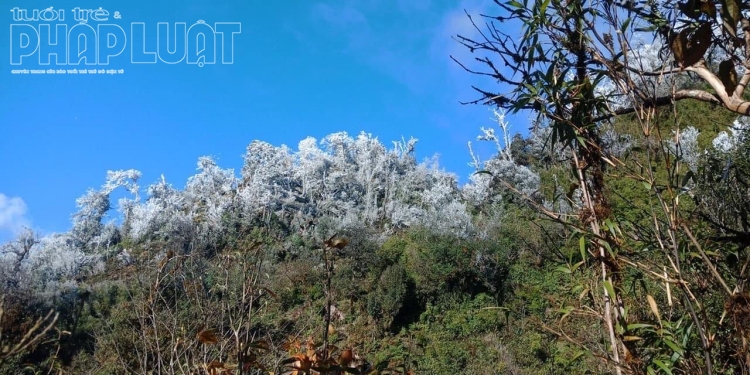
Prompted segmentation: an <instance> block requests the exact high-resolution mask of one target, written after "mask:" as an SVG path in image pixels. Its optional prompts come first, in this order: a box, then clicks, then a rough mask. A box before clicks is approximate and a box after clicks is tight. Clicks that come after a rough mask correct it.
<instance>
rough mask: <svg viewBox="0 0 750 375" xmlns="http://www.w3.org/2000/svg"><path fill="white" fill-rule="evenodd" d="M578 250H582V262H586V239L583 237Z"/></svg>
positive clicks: (579, 241)
mask: <svg viewBox="0 0 750 375" xmlns="http://www.w3.org/2000/svg"><path fill="white" fill-rule="evenodd" d="M578 248H579V249H580V250H581V261H585V260H586V237H584V236H581V239H580V240H578Z"/></svg>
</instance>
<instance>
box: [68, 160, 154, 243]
mask: <svg viewBox="0 0 750 375" xmlns="http://www.w3.org/2000/svg"><path fill="white" fill-rule="evenodd" d="M140 177H141V172H139V171H137V170H134V169H130V170H119V171H108V172H107V179H106V182H105V183H104V185H103V186H102V187H101V188H100V189H99V190H93V189H89V191H88V192H86V194H85V195H83V196H82V197H80V198H78V200H77V201H76V204H77V205H78V208H79V210H78V212H76V213H75V214H74V215H73V229H72V230H71V234H72V237H73V239H74V241H75V245H76V246H77V247H79V248H81V249H86V250H92V246H95V245H96V244H102V243H109V242H111V241H110V239H108V238H102V237H99V236H100V235H102V229H103V228H104V224H103V223H102V219H103V218H104V216H105V215H106V214H107V212H108V211H109V210H110V208H111V204H110V201H109V197H110V194H111V193H112V192H113V191H114V190H115V189H117V188H119V187H124V188H126V189H127V190H128V191H129V192H130V193H132V194H133V195H134V196H135V200H137V199H138V185H137V181H138V179H139V178H140ZM104 234H105V235H110V236H114V235H115V233H114V232H112V231H111V230H110V231H108V232H106V233H104Z"/></svg>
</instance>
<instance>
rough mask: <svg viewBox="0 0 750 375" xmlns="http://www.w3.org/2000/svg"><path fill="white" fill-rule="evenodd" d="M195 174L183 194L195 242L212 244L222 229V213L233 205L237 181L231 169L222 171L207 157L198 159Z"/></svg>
mask: <svg viewBox="0 0 750 375" xmlns="http://www.w3.org/2000/svg"><path fill="white" fill-rule="evenodd" d="M198 170H199V171H200V172H199V173H198V174H196V175H194V176H192V177H190V178H189V179H188V182H187V186H186V187H185V191H184V193H183V196H184V198H185V199H184V204H185V205H186V207H187V208H188V209H189V210H190V211H189V212H188V215H189V216H191V217H192V218H193V223H194V225H195V227H196V234H197V236H198V238H197V239H198V240H199V241H200V242H202V244H203V245H205V244H208V243H215V241H216V240H217V238H218V236H219V234H220V232H221V230H222V224H223V223H222V217H223V215H224V212H225V211H226V210H227V209H229V208H230V207H231V205H232V201H233V199H234V197H235V193H236V189H237V184H238V179H237V178H236V177H235V175H234V170H232V169H221V168H219V166H218V165H217V164H216V162H215V161H214V160H213V159H212V158H210V157H201V158H200V159H199V160H198Z"/></svg>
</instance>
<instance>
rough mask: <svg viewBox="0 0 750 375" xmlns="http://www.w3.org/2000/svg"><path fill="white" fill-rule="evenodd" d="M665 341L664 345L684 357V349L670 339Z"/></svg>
mask: <svg viewBox="0 0 750 375" xmlns="http://www.w3.org/2000/svg"><path fill="white" fill-rule="evenodd" d="M663 340H664V343H665V344H667V346H668V347H669V348H670V349H672V350H674V352H675V353H677V354H679V355H683V353H685V350H684V349H682V348H681V347H679V346H678V345H677V343H675V342H674V341H672V340H670V339H668V338H664V339H663Z"/></svg>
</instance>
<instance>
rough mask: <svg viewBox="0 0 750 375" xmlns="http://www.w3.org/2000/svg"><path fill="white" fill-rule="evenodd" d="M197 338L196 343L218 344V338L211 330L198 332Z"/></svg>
mask: <svg viewBox="0 0 750 375" xmlns="http://www.w3.org/2000/svg"><path fill="white" fill-rule="evenodd" d="M197 338H198V341H200V342H201V343H203V344H206V345H211V344H216V343H217V342H219V338H218V337H217V336H216V332H215V331H214V330H213V329H207V330H203V331H200V332H198V335H197Z"/></svg>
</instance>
